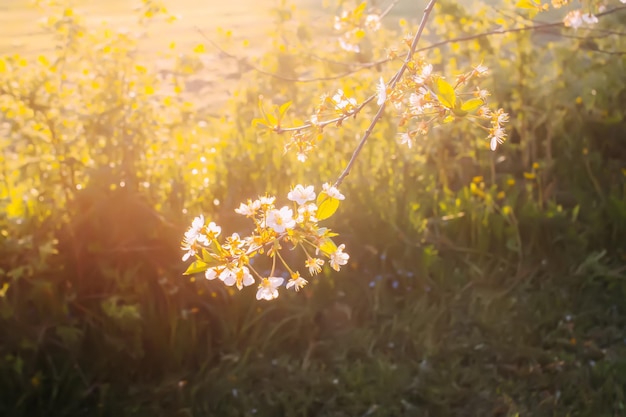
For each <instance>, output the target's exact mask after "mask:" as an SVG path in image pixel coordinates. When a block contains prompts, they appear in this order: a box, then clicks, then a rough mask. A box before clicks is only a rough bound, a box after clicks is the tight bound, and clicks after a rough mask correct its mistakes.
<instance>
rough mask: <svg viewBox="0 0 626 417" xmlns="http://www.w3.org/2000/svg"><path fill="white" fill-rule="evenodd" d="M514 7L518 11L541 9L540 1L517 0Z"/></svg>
mask: <svg viewBox="0 0 626 417" xmlns="http://www.w3.org/2000/svg"><path fill="white" fill-rule="evenodd" d="M515 7H519V8H520V9H537V8H539V7H541V0H519V1H518V2H517V4H516V5H515Z"/></svg>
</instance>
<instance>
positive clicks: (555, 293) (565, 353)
mask: <svg viewBox="0 0 626 417" xmlns="http://www.w3.org/2000/svg"><path fill="white" fill-rule="evenodd" d="M169 3H170V4H168V2H166V5H167V6H168V12H167V13H163V12H162V11H160V10H153V9H151V8H150V7H151V6H153V5H155V4H157V3H156V2H151V1H146V2H144V3H143V6H141V4H140V6H141V7H139V8H138V9H135V5H133V6H132V7H131V6H129V3H128V2H125V1H122V0H115V1H110V2H106V5H105V3H104V2H96V1H92V0H84V1H80V2H78V1H77V2H75V4H74V5H73V6H71V7H67V6H62V7H57V6H43V8H40V9H37V8H36V7H34V6H32V5H30V4H27V2H24V1H20V0H4V1H3V2H2V3H0V35H2V36H0V172H1V174H0V179H1V181H0V415H2V416H16V417H18V416H20V417H21V416H24V417H26V416H28V417H31V416H96V415H97V416H180V417H183V416H251V417H252V416H255V417H256V416H268V417H269V416H333V417H343V416H346V417H347V416H407V417H408V416H417V417H448V416H449V417H465V416H492V417H527V416H528V417H530V416H532V417H544V416H545V417H554V416H569V417H583V416H589V417H621V416H626V398H625V395H626V303H624V298H625V296H626V267H625V265H626V245H625V244H624V236H626V153H625V151H624V150H625V149H626V136H625V135H624V132H625V131H626V113H625V112H624V109H626V55H624V54H623V53H622V52H620V51H624V50H626V39H625V37H624V26H625V23H626V7H625V6H624V5H620V4H619V2H615V4H613V3H611V7H612V8H611V9H609V12H607V13H606V14H604V15H601V16H600V22H599V23H598V26H596V27H594V28H582V29H579V30H577V31H574V30H573V29H567V28H564V27H562V26H559V25H558V24H554V25H551V26H546V27H544V28H542V29H541V30H539V29H536V30H528V29H525V28H526V27H527V26H528V25H529V24H531V21H530V20H529V17H528V16H527V15H525V14H524V13H525V12H524V11H520V10H519V9H515V8H513V7H512V5H510V4H509V5H508V6H507V5H504V6H502V7H497V6H498V5H499V4H501V3H503V2H497V1H495V0H494V1H489V2H487V4H484V3H482V2H467V3H466V2H458V1H452V0H439V1H438V4H437V7H436V8H435V10H434V12H433V15H432V18H431V21H429V24H428V26H427V32H426V34H425V37H424V38H423V39H422V41H421V42H420V44H419V46H418V50H420V52H419V56H420V57H422V58H423V59H424V60H426V62H429V63H431V64H432V65H433V71H437V72H441V73H442V74H445V77H446V79H448V80H452V79H455V77H456V76H458V75H459V74H462V73H464V71H468V68H469V71H471V68H475V67H476V66H478V65H479V64H483V65H486V66H487V67H489V69H490V72H489V74H488V75H487V76H486V77H484V78H483V79H481V85H480V88H485V89H487V90H488V91H489V92H490V96H489V103H491V104H492V105H493V106H496V108H497V107H501V108H503V109H505V110H506V111H507V112H508V113H509V114H510V122H509V123H508V124H507V126H506V128H507V133H508V139H507V141H506V142H505V143H503V144H501V145H499V146H498V148H497V149H496V151H495V152H494V151H492V150H491V149H490V148H489V141H488V140H487V135H486V133H485V131H484V129H482V128H480V127H477V126H476V124H474V123H471V122H469V121H468V119H467V118H466V117H465V116H463V117H461V116H459V117H457V118H455V119H454V120H453V121H450V122H449V123H447V122H446V123H441V125H438V126H437V127H436V128H432V129H430V130H429V132H428V133H427V134H424V135H421V136H418V137H416V138H415V140H414V142H413V146H412V147H411V148H408V147H407V146H406V144H402V143H400V140H399V139H398V138H399V137H401V133H402V132H404V131H405V129H406V127H405V126H403V125H402V124H401V123H400V122H399V120H400V115H399V114H398V113H396V112H394V110H393V109H392V107H391V106H390V107H389V108H387V110H386V111H385V113H384V115H383V116H382V117H381V119H380V121H379V123H378V125H377V126H376V128H375V129H374V131H373V133H372V135H371V137H370V138H369V139H368V142H367V143H366V146H365V147H364V149H363V152H362V154H361V155H360V157H359V159H358V161H357V163H356V164H355V166H354V168H353V171H352V172H351V174H350V175H349V176H348V177H346V179H345V181H344V183H343V184H342V185H341V187H340V190H341V192H342V193H343V194H344V195H345V196H346V199H345V201H342V202H341V204H340V206H339V209H338V210H337V213H336V214H334V216H333V217H332V218H330V219H328V221H327V225H328V226H329V227H331V228H332V230H333V231H336V232H337V233H338V234H339V236H337V237H336V239H337V242H341V243H345V245H346V251H347V252H348V253H349V254H350V260H349V262H348V264H347V265H345V266H344V267H343V268H342V270H341V271H340V272H337V271H335V270H333V269H331V268H330V267H329V266H328V265H326V266H325V267H324V269H323V270H322V272H321V273H320V274H319V275H317V276H314V277H309V275H308V273H307V275H306V278H307V279H308V280H309V284H308V285H307V286H306V287H304V288H302V289H301V290H300V291H299V292H294V291H287V290H286V289H285V288H281V292H280V294H281V295H280V296H279V298H278V299H276V300H273V301H264V300H261V301H257V300H256V299H255V292H256V288H255V287H252V288H250V287H246V288H244V289H243V290H242V291H238V290H236V289H235V287H227V286H225V285H223V284H222V283H221V282H219V280H207V279H204V277H203V275H202V274H191V275H183V273H184V272H185V270H186V269H187V267H188V266H189V262H183V261H182V260H181V257H182V256H183V253H184V252H183V251H181V249H180V245H181V240H182V238H183V235H184V233H185V231H186V230H187V228H188V227H189V226H190V224H191V221H192V219H193V218H194V217H195V216H197V215H199V214H203V215H204V216H205V217H206V218H207V221H209V220H210V221H215V222H216V223H218V224H219V225H221V226H222V233H223V234H224V235H230V234H231V233H233V232H240V233H242V234H243V233H246V232H247V231H249V228H250V226H249V223H246V222H245V219H244V218H243V217H242V216H240V215H238V214H236V213H235V212H234V209H235V208H238V207H239V204H240V203H241V202H245V201H246V200H247V199H255V198H257V196H259V195H263V194H264V193H266V192H267V193H270V194H275V195H277V196H278V198H279V200H280V199H282V200H284V196H285V195H287V192H288V191H289V190H290V189H291V187H293V186H294V185H295V184H298V183H302V184H315V185H316V190H319V189H320V185H321V184H322V183H324V182H326V181H334V180H335V179H336V178H337V176H338V175H339V174H340V172H341V171H342V170H343V169H344V168H345V166H346V164H347V163H348V161H349V159H350V157H351V155H352V152H353V150H354V148H355V146H356V145H357V143H358V140H359V139H360V138H361V136H362V134H363V132H364V131H365V130H366V129H367V127H368V125H369V123H370V121H371V120H372V118H374V115H375V114H376V110H377V108H376V107H375V106H374V103H375V101H373V102H371V103H370V104H369V105H367V106H365V107H364V108H363V109H362V110H361V111H360V112H359V113H358V115H355V116H354V117H353V116H351V117H349V118H346V120H344V121H343V122H342V123H341V126H338V123H333V124H329V125H328V126H326V127H325V128H324V131H323V135H321V136H320V137H319V138H318V139H319V141H317V142H316V146H317V147H316V149H315V151H314V152H312V153H311V154H310V155H308V158H307V160H306V161H305V162H304V163H303V162H301V161H299V160H298V158H297V155H296V154H295V152H293V150H289V151H285V144H286V143H289V140H290V139H292V137H291V136H289V134H290V132H287V133H281V132H280V129H274V130H273V131H272V129H264V128H263V125H262V123H261V124H259V123H253V120H255V119H261V120H264V119H265V120H266V118H267V116H266V114H265V115H264V112H271V111H272V110H271V109H272V108H273V106H280V105H282V104H284V103H285V102H291V107H290V108H289V110H288V112H287V115H286V116H285V119H284V123H285V126H298V125H300V124H302V123H304V122H306V121H307V120H311V117H312V114H313V113H314V112H315V109H316V106H319V103H320V96H321V95H323V94H328V95H329V96H332V95H333V94H335V93H336V92H337V90H338V89H341V90H342V91H344V92H345V94H347V95H349V96H350V97H353V98H354V99H355V100H356V101H357V102H359V103H362V102H364V101H365V100H366V99H367V98H368V97H370V96H371V95H372V94H374V93H375V91H376V84H377V82H378V80H379V78H383V79H385V80H387V79H389V78H390V77H391V76H392V75H393V74H394V73H395V71H397V69H398V68H399V66H400V65H401V61H400V60H399V59H391V60H388V59H387V58H388V51H390V50H398V51H400V53H399V56H402V54H403V53H404V52H406V43H405V42H404V41H403V38H404V36H405V35H406V34H408V33H414V32H415V30H416V28H417V24H418V21H419V17H420V16H421V9H422V8H423V4H425V2H422V3H423V4H421V5H417V6H416V5H414V4H413V2H410V1H405V0H403V1H399V2H397V4H396V5H395V8H394V9H393V11H392V12H391V13H390V14H389V15H388V16H386V17H385V18H384V20H383V25H382V27H381V28H380V29H378V30H377V31H375V32H371V33H370V32H368V31H366V32H365V34H364V35H363V38H362V39H360V42H361V43H360V45H361V49H360V50H359V52H358V53H357V52H354V51H346V50H344V49H342V48H341V47H340V45H339V43H338V42H337V36H338V35H337V33H336V32H335V31H334V30H333V28H332V26H333V23H334V20H333V19H334V16H335V15H336V14H337V12H338V11H339V10H340V7H339V6H337V5H336V4H335V3H332V2H331V4H330V5H329V7H323V5H322V2H320V1H313V0H303V1H301V2H296V3H295V6H292V5H291V3H286V2H279V1H273V0H258V1H255V2H250V1H247V0H246V1H241V2H239V1H233V2H230V3H228V2H215V1H199V0H181V1H177V2H173V1H172V2H169ZM345 3H346V4H345V7H346V8H349V7H354V5H355V4H353V2H345ZM386 5H387V3H385V4H380V5H379V7H380V8H381V9H384V7H386ZM418 6H419V7H418ZM562 14H563V13H562V11H561V13H556V12H548V13H546V14H540V15H539V16H538V18H537V19H538V21H537V22H544V21H545V22H551V21H555V22H559V21H560V18H561V16H562ZM170 15H179V18H178V19H176V20H175V21H173V22H167V20H168V18H169V16H170ZM103 19H104V20H106V21H107V22H108V23H107V24H102V20H103ZM38 22H39V23H38ZM40 22H47V24H48V26H47V29H44V28H43V27H41V26H39V25H40ZM535 24H536V23H535ZM494 28H495V29H497V30H498V31H500V32H502V33H496V34H490V35H486V36H482V37H477V38H474V37H472V35H476V34H480V33H484V32H492V31H494ZM454 39H456V40H454ZM294 80H295V81H294ZM260 97H262V99H261V100H260ZM320 114H322V116H323V115H324V113H320ZM295 131H296V132H297V129H296V130H295ZM316 140H317V139H316ZM285 256H286V257H287V258H288V260H289V261H290V262H292V261H293V262H294V263H298V264H299V263H302V261H303V259H300V258H298V256H297V255H296V254H295V251H294V252H293V253H291V252H289V251H287V255H285ZM303 271H304V270H303ZM277 274H283V275H284V276H285V277H287V276H288V271H286V270H284V269H280V268H279V270H278V271H277ZM303 276H304V273H303Z"/></svg>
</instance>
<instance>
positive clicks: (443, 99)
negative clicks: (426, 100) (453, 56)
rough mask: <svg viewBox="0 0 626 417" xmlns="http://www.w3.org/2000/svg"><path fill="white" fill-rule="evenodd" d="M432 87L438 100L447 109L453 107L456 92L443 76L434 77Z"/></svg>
mask: <svg viewBox="0 0 626 417" xmlns="http://www.w3.org/2000/svg"><path fill="white" fill-rule="evenodd" d="M433 87H434V90H435V94H437V99H438V100H439V102H440V103H441V104H443V105H444V106H445V107H447V108H449V109H452V108H454V105H455V104H456V93H455V91H454V88H453V87H452V86H451V85H450V84H449V83H448V82H447V81H446V80H444V79H443V78H437V79H435V83H434V86H433Z"/></svg>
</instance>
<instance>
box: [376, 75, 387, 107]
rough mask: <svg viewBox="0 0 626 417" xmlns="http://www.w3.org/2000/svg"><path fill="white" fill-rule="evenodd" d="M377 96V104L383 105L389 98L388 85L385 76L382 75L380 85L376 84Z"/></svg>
mask: <svg viewBox="0 0 626 417" xmlns="http://www.w3.org/2000/svg"><path fill="white" fill-rule="evenodd" d="M376 96H377V97H378V99H377V100H376V104H378V105H379V106H381V105H382V104H383V103H384V102H385V101H386V100H387V86H386V85H385V81H384V80H383V77H380V80H379V81H378V85H376Z"/></svg>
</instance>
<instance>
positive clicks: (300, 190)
mask: <svg viewBox="0 0 626 417" xmlns="http://www.w3.org/2000/svg"><path fill="white" fill-rule="evenodd" d="M287 198H288V199H289V200H291V201H295V202H296V203H298V204H299V205H302V204H304V203H306V202H307V201H311V200H315V191H314V188H313V186H312V185H309V186H307V187H304V186H303V185H301V184H298V185H296V186H295V187H293V189H292V190H291V191H289V193H288V194H287Z"/></svg>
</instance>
